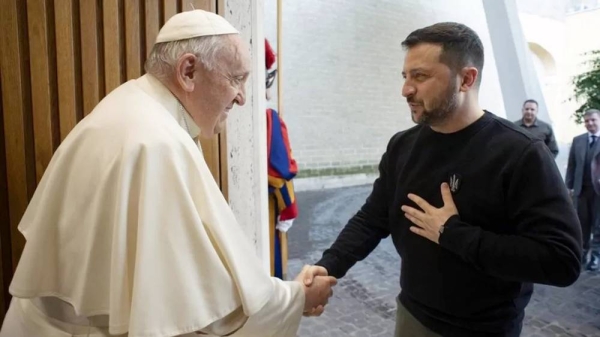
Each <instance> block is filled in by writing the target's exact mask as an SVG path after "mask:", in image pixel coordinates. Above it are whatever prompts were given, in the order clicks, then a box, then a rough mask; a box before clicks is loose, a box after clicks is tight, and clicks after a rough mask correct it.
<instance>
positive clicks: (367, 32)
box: [265, 0, 505, 176]
mask: <svg viewBox="0 0 600 337" xmlns="http://www.w3.org/2000/svg"><path fill="white" fill-rule="evenodd" d="M283 6H284V8H283V39H284V41H283V65H282V67H283V69H282V70H283V86H284V87H283V92H284V95H283V104H284V108H283V113H284V119H285V121H286V123H287V125H288V129H289V132H290V138H291V143H292V148H293V151H294V156H295V157H296V159H297V160H298V162H299V165H300V168H301V173H302V176H306V175H324V174H339V173H351V172H360V171H368V170H369V168H372V167H373V166H374V165H376V164H377V163H378V162H379V159H380V157H381V155H382V153H383V151H384V150H385V146H386V145H387V142H388V140H389V138H390V137H391V136H392V135H393V134H394V133H396V132H398V131H400V130H403V129H406V128H408V127H410V126H412V125H413V124H412V122H411V120H410V114H409V111H408V108H407V106H406V103H405V100H404V98H403V97H402V96H401V86H402V78H401V71H402V63H403V59H404V51H403V50H402V48H401V45H400V43H401V41H402V40H403V39H404V38H405V37H406V36H407V35H408V34H409V33H410V32H411V31H413V30H414V29H417V28H421V27H423V26H426V25H429V24H432V23H435V22H439V21H458V22H462V23H465V24H467V25H469V26H471V28H473V29H475V30H476V31H477V32H478V33H479V35H480V37H481V38H482V40H483V41H484V45H485V48H486V66H485V68H484V72H483V84H482V91H481V94H480V100H481V101H482V106H483V107H484V108H487V109H489V110H492V111H493V112H496V113H497V114H499V115H501V116H504V115H505V114H504V112H503V109H504V106H503V103H502V94H501V92H500V85H499V82H498V74H497V72H496V70H495V62H494V59H493V57H494V56H493V52H492V49H491V48H492V47H491V42H490V38H489V34H488V31H487V24H486V19H485V15H484V10H483V5H482V4H481V3H480V1H473V0H453V1H447V0H433V1H415V0H412V1H411V0H403V1H391V0H388V1H383V0H377V1H364V0H327V1H322V0H302V1H283ZM265 34H266V36H267V38H268V39H269V41H270V42H271V43H272V45H273V47H274V48H275V47H276V1H275V0H267V1H266V2H265ZM273 96H275V98H276V95H275V94H274V95H273ZM276 103H277V102H276V99H275V100H273V101H271V102H269V105H270V106H273V107H276V106H277V105H276Z"/></svg>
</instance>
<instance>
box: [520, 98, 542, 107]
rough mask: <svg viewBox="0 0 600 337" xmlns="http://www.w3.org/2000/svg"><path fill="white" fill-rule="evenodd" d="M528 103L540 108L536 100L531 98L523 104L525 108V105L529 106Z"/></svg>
mask: <svg viewBox="0 0 600 337" xmlns="http://www.w3.org/2000/svg"><path fill="white" fill-rule="evenodd" d="M527 103H534V104H535V106H540V105H539V104H538V102H537V101H536V100H535V99H531V98H530V99H528V100H526V101H525V102H523V106H525V104H527Z"/></svg>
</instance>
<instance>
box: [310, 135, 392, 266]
mask: <svg viewBox="0 0 600 337" xmlns="http://www.w3.org/2000/svg"><path fill="white" fill-rule="evenodd" d="M394 139H395V137H394V138H392V141H390V145H388V148H387V150H386V153H385V154H384V155H383V157H382V158H381V162H380V163H379V177H378V178H377V179H376V180H375V183H374V184H373V190H372V191H371V194H370V195H369V197H368V198H367V200H366V202H365V204H364V205H363V206H362V207H361V209H360V210H359V211H358V212H357V213H356V215H354V216H353V217H352V218H351V219H350V221H348V224H346V226H345V227H344V229H342V231H341V232H340V234H339V235H338V237H337V239H336V240H335V242H334V243H333V245H331V247H330V248H329V249H327V250H325V252H324V253H323V257H321V260H319V262H317V263H316V264H317V265H319V266H323V267H325V269H327V272H328V273H329V275H331V276H334V277H337V278H340V277H343V276H344V275H346V273H347V272H348V270H349V269H350V268H351V267H352V266H353V265H354V264H355V263H356V262H358V261H361V260H363V259H364V258H366V257H367V256H368V255H369V254H370V253H371V252H372V251H373V250H374V249H375V248H376V247H377V245H378V244H379V242H380V241H381V239H384V238H386V237H387V236H388V235H389V234H390V232H389V225H388V223H389V221H388V209H389V207H388V203H389V202H390V199H389V196H388V190H389V184H390V183H391V182H388V169H389V165H388V160H389V156H390V148H391V144H392V143H393V142H394Z"/></svg>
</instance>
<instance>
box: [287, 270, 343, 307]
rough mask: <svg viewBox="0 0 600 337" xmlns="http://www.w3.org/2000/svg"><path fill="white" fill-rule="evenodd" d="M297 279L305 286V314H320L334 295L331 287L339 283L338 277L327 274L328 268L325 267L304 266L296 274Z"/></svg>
mask: <svg viewBox="0 0 600 337" xmlns="http://www.w3.org/2000/svg"><path fill="white" fill-rule="evenodd" d="M296 281H298V282H300V283H302V285H303V286H304V295H305V296H306V300H305V304H304V316H320V315H321V314H322V313H323V311H324V310H325V305H326V304H327V302H328V301H329V298H330V297H331V296H332V295H333V291H332V290H331V288H332V287H333V286H335V285H336V284H337V279H336V278H335V277H331V276H327V270H326V269H325V268H323V267H320V266H304V268H302V271H301V272H300V274H298V276H296Z"/></svg>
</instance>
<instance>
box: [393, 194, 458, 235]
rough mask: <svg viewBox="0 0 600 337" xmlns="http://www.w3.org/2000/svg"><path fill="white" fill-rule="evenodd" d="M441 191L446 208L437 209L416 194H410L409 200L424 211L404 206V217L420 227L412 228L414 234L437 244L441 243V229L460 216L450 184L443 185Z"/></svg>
mask: <svg viewBox="0 0 600 337" xmlns="http://www.w3.org/2000/svg"><path fill="white" fill-rule="evenodd" d="M441 190H442V200H443V201H444V206H443V207H442V208H435V207H433V206H431V205H430V204H429V203H428V202H427V201H425V200H424V199H423V198H421V197H419V196H418V195H414V194H409V195H408V198H409V199H410V200H412V201H413V202H414V203H415V204H417V206H419V207H420V208H421V209H422V211H420V210H418V209H415V208H413V207H410V206H406V205H403V206H402V211H403V212H404V216H406V218H407V219H408V220H410V221H411V222H412V223H414V224H415V225H417V226H418V227H415V226H412V227H410V230H411V231H412V232H413V233H415V234H418V235H420V236H422V237H424V238H427V239H429V240H431V241H433V242H435V243H437V244H439V243H440V228H441V227H442V226H443V225H444V224H445V223H446V222H447V221H448V219H449V218H450V217H451V216H453V215H456V214H458V210H457V209H456V205H455V204H454V200H453V199H452V192H450V187H449V186H448V184H447V183H443V184H442V186H441Z"/></svg>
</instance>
